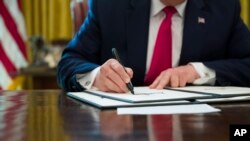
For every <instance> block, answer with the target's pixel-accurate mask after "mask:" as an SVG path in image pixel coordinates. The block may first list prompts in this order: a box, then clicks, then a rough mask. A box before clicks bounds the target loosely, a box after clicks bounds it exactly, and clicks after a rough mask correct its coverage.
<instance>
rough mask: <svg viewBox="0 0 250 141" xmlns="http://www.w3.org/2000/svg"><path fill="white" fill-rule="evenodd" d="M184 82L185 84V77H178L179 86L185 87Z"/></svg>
mask: <svg viewBox="0 0 250 141" xmlns="http://www.w3.org/2000/svg"><path fill="white" fill-rule="evenodd" d="M186 84H187V80H186V79H185V77H181V78H180V79H179V86H180V87H185V86H186Z"/></svg>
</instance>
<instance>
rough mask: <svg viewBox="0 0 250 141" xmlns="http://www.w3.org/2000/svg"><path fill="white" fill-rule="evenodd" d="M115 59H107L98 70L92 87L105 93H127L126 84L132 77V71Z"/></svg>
mask: <svg viewBox="0 0 250 141" xmlns="http://www.w3.org/2000/svg"><path fill="white" fill-rule="evenodd" d="M125 69H126V71H127V72H126V71H125V70H124V68H123V66H122V65H121V64H120V63H119V62H118V61H117V60H115V59H109V60H108V61H106V62H105V63H104V64H103V65H102V66H101V68H100V71H99V72H98V74H97V76H96V78H95V81H94V83H93V86H94V87H96V88H98V89H99V90H100V91H105V92H118V93H124V92H128V88H127V85H126V83H129V82H130V79H131V78H132V77H133V71H132V69H130V68H125Z"/></svg>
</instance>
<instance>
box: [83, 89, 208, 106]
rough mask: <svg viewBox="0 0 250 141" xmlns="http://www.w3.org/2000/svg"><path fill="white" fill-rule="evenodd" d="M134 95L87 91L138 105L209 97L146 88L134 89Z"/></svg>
mask: <svg viewBox="0 0 250 141" xmlns="http://www.w3.org/2000/svg"><path fill="white" fill-rule="evenodd" d="M134 91H135V95H133V94H131V93H123V94H117V93H107V92H101V91H95V90H87V91H86V92H89V93H91V94H93V95H96V96H100V97H105V98H110V99H114V100H120V101H124V102H131V103H140V102H159V101H171V100H186V99H194V98H206V97H207V98H208V97H210V96H208V95H203V94H197V93H186V92H179V91H173V90H155V89H149V88H148V87H135V89H134Z"/></svg>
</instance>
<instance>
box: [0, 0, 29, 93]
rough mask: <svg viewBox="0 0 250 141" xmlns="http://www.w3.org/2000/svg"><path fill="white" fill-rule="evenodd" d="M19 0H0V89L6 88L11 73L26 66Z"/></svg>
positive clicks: (24, 37)
mask: <svg viewBox="0 0 250 141" xmlns="http://www.w3.org/2000/svg"><path fill="white" fill-rule="evenodd" d="M20 3H21V0H0V90H6V89H8V87H9V85H10V84H11V83H12V82H13V80H14V77H13V76H11V74H13V73H15V72H17V71H18V69H20V68H22V67H25V66H27V50H26V45H25V41H26V31H25V24H24V18H23V15H22V12H21V4H20Z"/></svg>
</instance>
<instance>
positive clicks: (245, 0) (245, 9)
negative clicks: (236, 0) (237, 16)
mask: <svg viewBox="0 0 250 141" xmlns="http://www.w3.org/2000/svg"><path fill="white" fill-rule="evenodd" d="M240 1H241V17H242V18H243V21H244V22H245V23H246V24H247V25H248V27H250V9H249V8H250V1H249V0H240Z"/></svg>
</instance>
